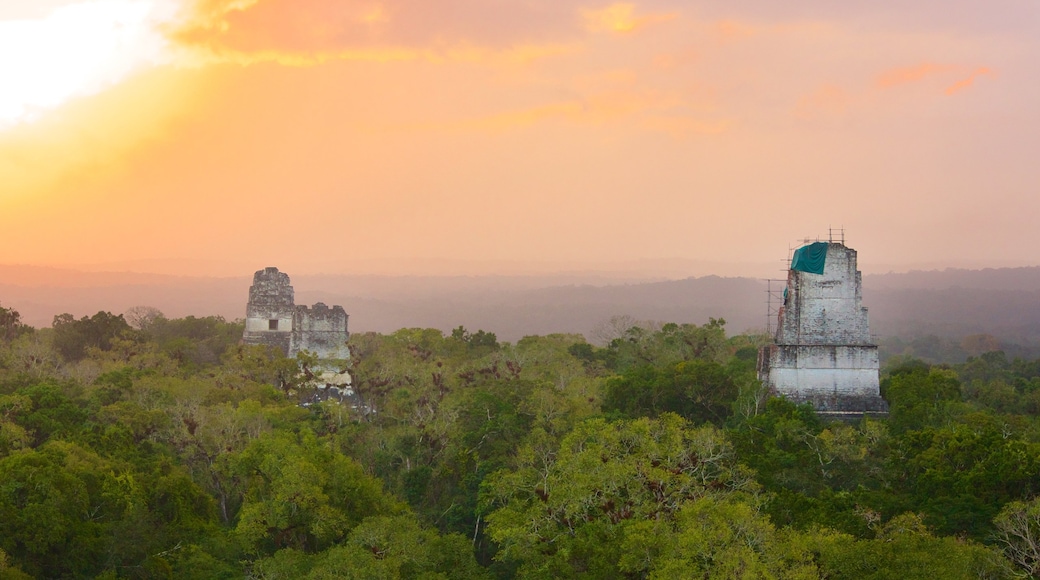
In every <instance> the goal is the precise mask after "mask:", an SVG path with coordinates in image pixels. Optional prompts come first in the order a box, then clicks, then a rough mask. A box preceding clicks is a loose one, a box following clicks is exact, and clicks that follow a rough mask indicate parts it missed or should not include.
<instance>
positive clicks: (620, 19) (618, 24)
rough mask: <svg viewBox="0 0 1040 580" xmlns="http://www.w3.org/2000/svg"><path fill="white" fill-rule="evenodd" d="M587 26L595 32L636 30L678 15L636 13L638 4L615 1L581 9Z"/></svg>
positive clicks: (627, 31)
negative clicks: (596, 7)
mask: <svg viewBox="0 0 1040 580" xmlns="http://www.w3.org/2000/svg"><path fill="white" fill-rule="evenodd" d="M581 15H582V17H583V18H584V20H585V27H586V28H587V29H588V30H590V31H593V32H616V33H629V32H635V31H636V30H639V29H640V28H643V27H645V26H647V25H650V24H656V23H658V22H666V21H668V20H672V19H674V18H675V17H676V14H675V13H668V14H663V13H662V14H643V15H637V14H636V5H635V4H630V3H627V2H615V3H614V4H611V5H610V6H607V7H605V8H599V9H596V10H589V9H585V10H582V11H581Z"/></svg>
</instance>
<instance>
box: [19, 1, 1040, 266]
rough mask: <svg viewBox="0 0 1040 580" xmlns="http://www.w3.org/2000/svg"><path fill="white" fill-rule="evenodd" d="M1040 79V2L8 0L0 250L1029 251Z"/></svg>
mask: <svg viewBox="0 0 1040 580" xmlns="http://www.w3.org/2000/svg"><path fill="white" fill-rule="evenodd" d="M70 31H75V34H73V33H72V32H70ZM1038 73H1040V4H1038V3H1036V2H1034V1H1031V0H997V1H994V2H987V3H979V2H967V1H958V2H943V3H939V2H917V3H905V2H894V1H889V0H884V1H881V2H875V3H870V4H869V5H868V4H858V3H833V2H823V1H821V0H796V1H794V2H788V3H784V4H783V5H779V4H776V3H773V2H762V1H759V0H743V1H738V2H725V3H723V2H712V3H707V2H705V3H692V2H677V1H668V0H648V1H644V2H631V3H629V2H617V3H611V2H600V3H597V2H573V1H571V0H531V1H524V2H520V1H507V2H487V1H486V0H446V1H443V2H419V1H417V0H386V1H354V0H236V1H232V0H197V1H190V0H180V1H176V0H138V1H131V0H48V1H47V2H39V1H37V0H25V1H13V0H3V1H0V75H2V78H0V95H2V96H0V264H7V265H15V264H26V265H36V266H61V267H71V268H77V269H93V270H97V269H108V270H126V271H138V272H157V273H166V274H179V275H198V274H206V275H222V276H245V275H248V274H250V273H251V272H252V271H253V270H256V269H258V268H262V267H264V266H270V265H277V266H279V267H280V268H282V269H283V270H285V271H291V272H294V273H297V274H314V273H320V272H327V273H378V274H431V273H450V274H487V273H546V272H555V271H578V270H625V269H628V270H632V271H647V272H655V273H659V274H660V273H666V274H669V275H674V276H684V275H685V276H688V275H695V274H696V275H702V274H709V273H718V274H724V275H750V276H759V277H764V276H773V275H775V274H777V272H776V270H777V269H779V268H780V267H781V263H780V261H781V260H782V259H783V258H785V257H786V252H787V250H788V247H789V245H791V244H793V243H795V241H796V240H797V239H799V238H802V237H803V236H817V235H826V234H827V228H828V227H835V228H838V227H844V228H845V230H846V232H847V235H848V238H849V240H850V242H851V243H852V244H853V245H854V246H855V247H856V248H857V249H858V250H859V251H860V255H861V258H860V267H861V268H862V269H863V270H864V271H865V272H883V271H888V270H896V271H898V270H908V269H913V268H944V267H985V266H994V267H996V266H1032V265H1038V264H1040V259H1038V258H1037V250H1036V248H1037V247H1038V246H1040V229H1038V228H1036V227H1034V222H1035V216H1036V215H1038V214H1040V196H1038V195H1037V194H1038V193H1040V191H1038V184H1040V163H1037V161H1036V157H1037V152H1038V151H1040V107H1038V106H1037V103H1040V75H1038Z"/></svg>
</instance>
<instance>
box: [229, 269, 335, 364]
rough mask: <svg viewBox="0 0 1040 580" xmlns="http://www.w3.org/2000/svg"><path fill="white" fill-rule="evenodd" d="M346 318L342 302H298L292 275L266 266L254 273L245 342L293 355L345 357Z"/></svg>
mask: <svg viewBox="0 0 1040 580" xmlns="http://www.w3.org/2000/svg"><path fill="white" fill-rule="evenodd" d="M347 318H348V315H347V313H346V311H344V310H343V307H342V306H333V307H331V308H330V307H328V306H326V305H324V304H322V303H321V302H319V303H317V304H315V305H314V306H311V307H307V306H297V305H296V303H295V298H294V292H293V287H292V285H291V284H290V283H289V275H288V274H285V273H283V272H279V271H278V268H265V269H263V270H259V271H257V272H256V273H255V274H253V285H252V286H250V287H249V304H248V306H247V307H246V330H245V333H243V335H242V342H244V343H245V344H264V345H268V346H273V347H277V348H279V349H281V351H282V352H284V353H285V354H286V356H290V357H294V356H296V354H297V353H299V352H302V351H307V352H310V353H313V354H315V355H317V356H318V358H319V359H326V360H345V359H348V358H350V352H349V351H348V350H347V338H348V337H349V336H350V335H349V334H348V332H347Z"/></svg>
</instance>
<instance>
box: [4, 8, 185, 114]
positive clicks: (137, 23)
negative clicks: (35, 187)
mask: <svg viewBox="0 0 1040 580" xmlns="http://www.w3.org/2000/svg"><path fill="white" fill-rule="evenodd" d="M174 8H175V6H174V5H173V3H172V2H170V0H91V1H74V0H73V2H70V3H66V4H65V5H63V6H58V7H56V8H54V9H53V10H51V11H50V12H49V13H48V14H46V15H45V16H43V17H39V18H21V19H17V20H0V129H3V128H4V127H8V126H11V125H14V124H17V123H21V122H25V121H31V120H33V119H35V118H37V117H38V116H39V115H40V114H42V113H43V112H45V111H46V110H48V109H52V108H54V107H56V106H58V105H60V104H62V103H64V102H65V101H67V100H68V99H70V98H73V97H77V96H84V95H90V94H93V93H96V92H98V91H100V90H102V89H104V88H105V87H108V86H110V85H112V84H114V83H116V82H118V81H119V80H121V79H123V78H124V77H126V75H128V74H129V73H131V72H132V71H134V70H137V69H139V68H141V67H143V66H148V65H153V64H157V63H161V62H163V61H164V60H165V59H166V56H165V54H166V42H165V40H164V38H163V36H162V34H161V32H160V31H159V28H158V26H159V24H160V23H161V22H162V21H165V20H167V19H168V18H170V17H171V16H172V14H173V12H174Z"/></svg>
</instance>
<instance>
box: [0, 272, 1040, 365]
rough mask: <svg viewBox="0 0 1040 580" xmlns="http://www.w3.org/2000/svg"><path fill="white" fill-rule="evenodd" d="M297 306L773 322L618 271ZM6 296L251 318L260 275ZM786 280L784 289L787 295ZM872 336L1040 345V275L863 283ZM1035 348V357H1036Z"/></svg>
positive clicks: (16, 278)
mask: <svg viewBox="0 0 1040 580" xmlns="http://www.w3.org/2000/svg"><path fill="white" fill-rule="evenodd" d="M289 274H290V275H291V278H292V282H293V285H294V287H295V290H296V297H297V302H298V303H300V304H313V303H315V302H325V303H326V304H329V305H332V304H340V305H343V306H344V307H345V308H346V309H347V312H348V313H349V314H350V330H351V331H352V332H365V331H375V332H382V333H388V332H393V331H395V330H397V329H399V328H412V327H419V328H426V327H429V328H438V329H440V330H443V331H446V332H447V331H450V330H451V329H452V328H455V327H457V326H459V325H463V326H465V327H467V328H469V329H471V330H476V329H483V330H487V331H489V332H494V333H496V334H497V335H498V337H499V339H501V340H509V341H516V340H518V339H520V338H522V337H524V336H528V335H546V334H551V333H580V334H584V335H586V336H587V337H589V338H590V340H595V338H596V334H597V331H598V330H599V329H600V328H601V327H603V326H604V325H605V323H607V322H608V321H609V319H610V318H611V317H614V316H627V317H629V318H630V319H631V320H633V321H659V322H677V323H687V322H688V323H695V324H704V323H706V322H707V321H708V320H709V319H710V318H724V319H725V320H726V321H727V327H728V328H729V330H730V331H731V332H745V331H762V330H764V329H765V326H766V303H765V301H766V291H765V290H766V285H765V282H764V281H763V280H761V279H755V278H739V277H719V276H704V277H695V278H685V279H678V280H646V279H640V278H635V277H631V276H630V277H627V278H626V277H624V276H621V275H616V274H615V275H611V274H599V275H595V274H589V273H573V274H558V275H555V276H439V277H438V276H344V275H340V276H335V275H317V276H315V275H310V276H307V275H303V276H296V275H292V272H289ZM0 280H3V281H4V282H3V283H0V299H2V304H4V305H5V306H9V307H14V308H16V309H17V310H18V311H19V312H21V313H22V316H23V318H24V320H25V321H26V322H27V323H28V324H31V325H34V326H38V327H42V326H49V325H50V322H51V320H52V318H53V317H54V315H56V314H61V313H64V312H68V313H71V314H73V315H75V316H77V317H80V316H86V315H92V314H93V313H95V312H97V311H99V310H107V311H110V312H113V313H117V314H118V313H121V312H125V311H126V310H127V309H129V308H131V307H133V306H142V305H143V306H152V307H155V308H158V309H159V310H161V311H162V312H163V313H164V314H166V315H167V316H168V317H184V316H196V317H201V316H213V315H217V316H223V317H224V318H225V319H227V320H229V321H230V320H235V319H239V318H242V317H243V316H244V313H245V303H246V301H247V298H248V288H249V284H250V283H251V276H238V277H232V278H217V277H175V276H165V275H158V274H132V273H100V272H76V271H69V270H59V269H53V268H33V267H9V266H8V267H0ZM782 285H783V284H782V282H781V283H780V287H782ZM863 286H864V291H863V293H864V304H865V305H866V306H867V307H868V308H869V309H870V317H871V329H872V331H873V332H874V333H875V334H876V335H878V338H879V340H881V342H882V344H885V341H886V340H891V339H896V338H898V339H905V340H912V339H914V338H919V337H922V336H928V335H937V336H940V337H944V338H949V339H957V340H959V339H962V338H963V337H965V336H970V335H976V334H990V335H993V336H994V337H995V338H996V339H998V340H1001V341H1004V342H1006V343H1009V344H1011V345H1018V346H1029V347H1031V348H1035V347H1036V346H1037V345H1040V308H1037V304H1040V268H1037V267H1033V268H1008V269H989V270H954V269H949V270H945V271H916V272H909V273H901V274H874V275H866V276H864V281H863ZM1030 352H1031V351H1030Z"/></svg>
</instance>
